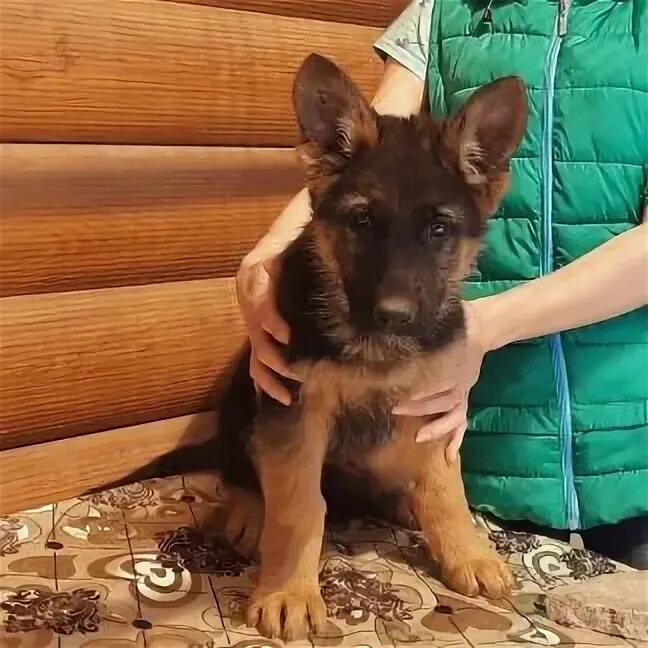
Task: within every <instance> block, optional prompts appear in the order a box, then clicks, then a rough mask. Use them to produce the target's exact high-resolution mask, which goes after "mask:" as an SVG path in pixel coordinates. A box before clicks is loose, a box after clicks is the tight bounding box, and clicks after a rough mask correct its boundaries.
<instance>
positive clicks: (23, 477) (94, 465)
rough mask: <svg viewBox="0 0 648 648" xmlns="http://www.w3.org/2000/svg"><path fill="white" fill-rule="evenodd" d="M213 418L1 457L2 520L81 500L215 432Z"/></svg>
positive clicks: (172, 422) (174, 421)
mask: <svg viewBox="0 0 648 648" xmlns="http://www.w3.org/2000/svg"><path fill="white" fill-rule="evenodd" d="M214 419H215V417H214V415H213V413H207V412H206V413H201V414H194V415H190V416H181V417H177V418H172V419H167V420H162V421H154V422H152V423H145V424H143V425H135V426H131V427H126V428H121V429H117V430H109V431H106V432H98V433H96V434H88V435H86V436H84V437H76V438H71V439H62V440H60V441H51V442H49V443H42V444H38V445H33V446H29V447H26V448H15V449H13V450H5V451H4V452H0V475H2V481H1V483H0V515H2V514H8V513H13V512H17V511H22V510H25V509H28V508H34V507H37V506H43V505H46V504H51V503H53V502H57V501H59V500H62V499H67V498H71V497H77V496H79V495H81V494H83V493H85V492H87V491H89V490H91V489H94V488H98V487H101V486H103V485H104V484H108V483H111V482H114V481H117V480H119V479H122V478H124V477H127V476H128V475H129V474H130V473H131V472H133V471H135V470H137V469H138V468H141V467H142V466H145V465H146V464H148V463H149V462H151V461H153V460H155V459H157V458H158V457H161V456H162V455H164V454H165V453H167V452H169V451H171V450H173V449H174V448H178V447H180V446H184V445H194V444H196V443H200V442H201V441H203V440H206V439H207V438H209V436H210V435H212V434H214V432H215V425H216V423H215V420H214Z"/></svg>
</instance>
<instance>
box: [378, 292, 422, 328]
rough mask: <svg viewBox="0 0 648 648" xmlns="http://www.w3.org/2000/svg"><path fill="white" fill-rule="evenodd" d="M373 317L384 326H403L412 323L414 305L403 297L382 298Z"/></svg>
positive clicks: (414, 310)
mask: <svg viewBox="0 0 648 648" xmlns="http://www.w3.org/2000/svg"><path fill="white" fill-rule="evenodd" d="M375 315H376V319H377V320H378V322H380V323H381V324H383V325H384V326H403V325H405V324H411V322H413V321H414V318H415V317H416V305H415V304H414V303H413V302H412V301H410V300H409V299H406V298H404V297H384V298H383V299H381V300H380V301H379V302H378V304H377V305H376V310H375Z"/></svg>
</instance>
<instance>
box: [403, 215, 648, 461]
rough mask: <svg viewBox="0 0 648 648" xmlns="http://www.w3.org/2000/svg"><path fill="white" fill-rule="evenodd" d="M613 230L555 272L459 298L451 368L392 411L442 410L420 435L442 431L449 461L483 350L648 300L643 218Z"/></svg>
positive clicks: (646, 226) (647, 230)
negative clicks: (461, 320) (459, 333)
mask: <svg viewBox="0 0 648 648" xmlns="http://www.w3.org/2000/svg"><path fill="white" fill-rule="evenodd" d="M647 216H648V214H646V210H644V223H643V224H641V225H638V226H636V227H634V228H632V229H630V230H628V231H626V232H624V233H623V234H620V235H618V236H616V237H614V238H613V239H611V240H610V241H608V242H606V243H604V244H603V245H601V246H599V247H597V248H596V249H594V250H592V251H591V252H589V253H588V254H586V255H584V256H582V257H580V258H579V259H577V260H575V261H574V262H572V263H570V264H569V265H567V266H564V267H563V268H560V269H559V270H556V271H555V272H552V273H550V274H547V275H545V276H543V277H540V278H538V279H535V280H533V281H529V282H528V283H525V284H523V285H520V286H517V287H516V288H512V289H511V290H508V291H505V292H503V293H500V294H497V295H493V296H491V297H483V298H481V299H477V300H475V301H472V302H465V303H464V311H465V314H466V344H465V346H464V347H462V349H461V351H459V353H462V354H463V356H462V357H461V358H459V359H458V361H457V363H456V364H457V367H458V371H457V372H456V374H455V375H452V376H450V377H449V380H448V381H447V382H446V383H445V384H443V385H435V386H431V387H429V388H427V389H426V390H425V393H422V394H420V395H419V396H417V397H415V398H414V399H412V400H411V401H409V402H408V403H405V404H403V405H401V406H399V407H397V408H396V409H395V410H394V413H396V414H402V415H407V416H423V415H435V414H441V416H440V417H439V418H437V419H436V420H434V421H432V422H431V423H429V424H428V425H426V426H425V427H423V428H422V429H421V430H420V432H419V435H418V440H419V441H429V440H431V439H439V438H441V437H444V436H448V446H447V451H446V457H447V458H448V460H449V461H454V460H455V459H456V456H457V452H458V450H459V447H460V445H461V441H462V439H463V435H464V433H465V430H466V424H467V418H466V414H467V396H468V392H469V390H470V389H471V388H472V386H473V385H474V384H475V383H476V382H477V378H478V377H479V372H480V369H481V365H482V360H483V357H484V354H485V353H487V352H488V351H494V350H496V349H499V348H501V347H503V346H505V345H507V344H510V343H512V342H519V341H522V340H528V339H531V338H535V337H539V336H543V335H550V334H552V333H559V332H562V331H567V330H570V329H574V328H579V327H581V326H586V325H588V324H594V323H597V322H602V321H605V320H607V319H611V318H613V317H616V316H618V315H622V314H624V313H627V312H629V311H632V310H635V309H637V308H640V307H642V306H645V305H647V304H648V222H646V217H647Z"/></svg>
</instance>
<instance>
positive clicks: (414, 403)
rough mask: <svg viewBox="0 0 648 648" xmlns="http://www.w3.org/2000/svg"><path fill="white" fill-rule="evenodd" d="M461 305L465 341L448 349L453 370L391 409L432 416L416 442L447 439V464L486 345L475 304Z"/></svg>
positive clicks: (455, 450)
mask: <svg viewBox="0 0 648 648" xmlns="http://www.w3.org/2000/svg"><path fill="white" fill-rule="evenodd" d="M463 308H464V315H465V321H466V337H465V341H464V343H463V344H461V345H458V346H456V347H453V348H452V349H450V350H449V351H448V353H451V354H454V355H456V357H455V358H453V359H452V362H449V363H447V364H448V365H451V366H453V367H454V369H453V370H452V371H450V372H448V374H447V375H445V376H443V382H442V383H437V384H435V385H427V386H425V387H424V388H423V389H422V390H421V391H420V392H419V393H418V394H416V395H415V396H413V397H412V398H411V399H410V400H409V401H406V402H404V403H401V404H399V405H397V406H396V407H395V408H394V409H393V410H392V411H393V413H394V414H396V415H398V416H428V417H429V416H431V417H434V419H433V420H432V421H431V422H429V423H427V424H426V425H424V426H423V427H422V428H421V429H420V430H419V431H418V434H417V435H416V441H417V442H418V443H422V442H425V441H433V440H439V439H444V438H445V439H447V445H446V450H445V456H446V461H447V462H448V464H451V463H454V462H455V461H456V460H457V456H458V453H459V448H460V447H461V443H462V441H463V437H464V434H465V432H466V427H467V425H468V418H467V413H468V393H469V391H470V389H471V388H472V387H473V385H474V384H475V383H476V382H477V379H478V378H479V372H480V370H481V365H482V361H483V359H484V354H485V352H486V348H487V346H486V343H485V341H484V331H483V330H482V327H481V323H480V319H479V314H478V310H479V303H478V302H464V304H463Z"/></svg>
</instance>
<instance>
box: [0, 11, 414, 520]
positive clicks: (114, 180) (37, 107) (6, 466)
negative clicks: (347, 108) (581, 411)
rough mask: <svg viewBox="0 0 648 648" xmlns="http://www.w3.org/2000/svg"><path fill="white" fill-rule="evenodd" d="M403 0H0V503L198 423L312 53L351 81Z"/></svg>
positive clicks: (43, 493) (234, 336) (46, 488)
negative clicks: (302, 68)
mask: <svg viewBox="0 0 648 648" xmlns="http://www.w3.org/2000/svg"><path fill="white" fill-rule="evenodd" d="M404 4H405V1H404V0H308V1H307V0H303V1H302V0H238V1H237V0H182V1H169V0H0V209H1V212H0V216H1V219H0V449H1V452H0V512H2V511H4V512H6V511H11V510H14V509H16V508H19V507H24V506H28V505H31V504H36V503H43V502H46V501H48V500H50V499H57V498H61V497H67V496H71V495H75V494H78V493H80V492H82V491H84V490H86V489H87V488H90V487H94V486H98V485H101V484H102V483H105V482H107V481H110V480H113V479H116V478H118V477H121V476H123V475H125V474H127V473H128V472H130V471H131V470H133V469H134V468H136V467H138V466H139V465H143V464H145V463H147V462H148V461H149V460H151V459H152V458H154V457H155V456H158V455H159V454H161V453H162V452H166V451H167V450H169V449H170V448H172V447H175V446H176V445H178V444H182V443H192V442H195V441H196V440H198V439H200V438H203V437H204V435H205V434H206V433H208V432H209V430H210V429H211V427H212V425H213V420H212V417H211V416H208V415H206V414H202V412H208V411H209V410H211V409H212V408H213V407H214V404H215V403H217V395H218V386H219V385H220V384H221V383H222V381H223V377H224V376H225V375H226V373H227V370H228V367H229V366H230V364H231V362H232V359H233V357H234V355H235V353H236V351H237V350H238V348H239V347H240V345H241V343H242V342H243V340H244V338H245V330H244V326H243V323H242V320H241V317H240V315H239V312H238V308H237V305H236V297H235V289H234V281H233V277H234V274H235V272H236V268H237V266H238V263H239V262H240V259H241V257H242V255H243V254H244V253H245V252H246V251H247V250H249V249H250V248H251V246H252V245H253V244H254V242H255V241H256V240H257V239H258V238H259V237H260V236H261V235H262V234H263V232H264V231H265V229H266V228H267V226H268V224H269V223H270V222H271V221H272V220H273V219H274V218H275V217H276V215H277V214H278V213H279V211H280V210H281V208H282V207H283V206H284V204H285V203H286V202H287V200H288V199H289V198H290V196H291V195H292V194H293V193H294V192H295V191H297V190H298V189H299V188H300V185H301V172H300V170H299V169H298V168H297V165H296V161H295V157H294V155H293V151H292V150H291V147H292V146H293V143H294V139H295V135H296V130H295V124H294V119H293V115H292V108H291V101H290V91H291V85H292V79H293V75H294V73H295V71H296V70H297V68H298V66H299V64H300V63H301V61H302V60H303V58H304V57H305V56H306V55H307V54H309V53H310V52H313V51H316V52H320V53H322V54H326V55H328V56H330V57H331V58H333V59H334V60H336V61H338V62H339V63H340V64H342V65H343V66H344V67H345V68H346V69H347V70H348V71H349V73H350V74H351V75H352V76H353V78H354V79H355V80H356V81H357V82H358V83H359V84H360V86H361V87H362V88H363V89H364V90H365V92H366V93H367V94H368V95H370V94H371V93H372V92H373V90H374V88H375V86H376V84H377V82H378V79H379V76H380V74H381V64H380V62H379V61H378V59H377V57H376V56H375V55H374V53H373V50H372V43H373V42H374V40H375V39H376V38H377V37H378V35H379V34H380V32H381V29H382V28H383V27H384V26H385V25H386V24H387V23H388V22H389V21H390V20H391V19H392V18H393V17H394V16H396V15H397V14H398V12H399V11H400V10H401V9H402V7H403V6H404Z"/></svg>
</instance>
